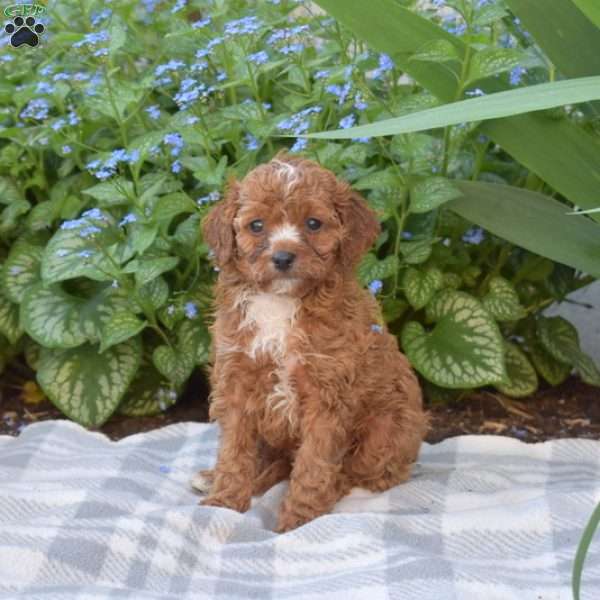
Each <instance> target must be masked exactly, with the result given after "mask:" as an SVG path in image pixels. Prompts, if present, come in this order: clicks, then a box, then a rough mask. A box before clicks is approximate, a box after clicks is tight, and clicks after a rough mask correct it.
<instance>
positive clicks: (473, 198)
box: [446, 181, 600, 277]
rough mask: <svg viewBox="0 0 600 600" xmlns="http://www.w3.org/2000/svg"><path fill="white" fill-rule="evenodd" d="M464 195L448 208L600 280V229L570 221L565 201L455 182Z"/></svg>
mask: <svg viewBox="0 0 600 600" xmlns="http://www.w3.org/2000/svg"><path fill="white" fill-rule="evenodd" d="M455 184H456V185H457V187H458V188H459V189H460V190H461V191H462V192H463V196H462V197H461V198H457V199H455V200H451V201H450V202H448V203H447V204H446V206H447V207H448V208H450V209H451V210H453V211H454V212H456V213H458V214H459V215H461V216H462V217H464V218H465V219H468V220H469V221H473V222H474V223H477V224H478V225H480V226H481V227H483V228H484V229H487V230H488V231H491V232H492V233H493V234H495V235H497V236H499V237H502V238H504V239H506V240H508V241H509V242H512V243H513V244H517V245H518V246H521V247H523V248H526V249H527V250H530V251H531V252H535V253H536V254H539V255H541V256H545V257H547V258H550V259H552V260H554V261H556V262H559V263H562V264H565V265H569V266H570V267H573V268H575V269H579V270H580V271H583V272H585V273H589V274H590V275H593V276H594V277H600V225H598V224H596V223H594V222H593V221H591V220H590V219H588V218H587V217H583V216H569V215H567V214H566V210H567V207H566V206H565V205H564V204H561V203H560V202H558V201H556V200H553V199H552V198H549V197H548V196H544V195H543V194H538V193H537V192H530V191H528V190H523V189H521V188H516V187H512V186H509V185H500V184H493V183H482V182H467V181H456V182H455Z"/></svg>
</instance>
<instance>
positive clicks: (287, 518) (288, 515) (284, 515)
mask: <svg viewBox="0 0 600 600" xmlns="http://www.w3.org/2000/svg"><path fill="white" fill-rule="evenodd" d="M310 520H311V518H310V517H307V516H306V515H301V514H299V513H297V512H295V511H294V510H290V509H288V508H285V507H284V508H282V509H281V511H280V512H279V518H278V520H277V527H276V529H275V533H285V532H286V531H291V530H292V529H297V528H298V527H300V526H302V525H304V524H305V523H308V522H309V521H310Z"/></svg>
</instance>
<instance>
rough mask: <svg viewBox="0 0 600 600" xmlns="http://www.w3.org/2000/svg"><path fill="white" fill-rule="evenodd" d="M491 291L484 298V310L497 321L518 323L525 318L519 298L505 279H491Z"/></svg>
mask: <svg viewBox="0 0 600 600" xmlns="http://www.w3.org/2000/svg"><path fill="white" fill-rule="evenodd" d="M489 285H490V291H489V292H488V293H487V294H486V296H485V297H484V298H483V300H482V302H483V306H484V308H485V309H486V310H487V311H488V312H489V313H490V315H492V317H494V319H496V320H497V321H518V320H519V319H522V318H523V317H524V316H525V310H524V308H523V307H522V306H521V303H520V302H519V296H518V294H517V292H516V291H515V288H514V287H513V286H512V284H511V283H510V282H508V281H507V280H506V279H504V278H503V277H492V279H490V283H489Z"/></svg>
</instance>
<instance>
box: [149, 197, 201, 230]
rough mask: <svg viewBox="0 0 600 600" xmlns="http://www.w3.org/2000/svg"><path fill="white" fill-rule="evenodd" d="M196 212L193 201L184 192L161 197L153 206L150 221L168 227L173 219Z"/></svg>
mask: <svg viewBox="0 0 600 600" xmlns="http://www.w3.org/2000/svg"><path fill="white" fill-rule="evenodd" d="M195 211H196V205H195V204H194V201H193V200H192V199H191V198H190V197H189V196H188V195H187V194H185V193H184V192H175V193H174V194H167V195H166V196H162V197H161V198H160V199H159V200H158V202H157V203H156V204H155V206H154V210H153V211H152V219H153V221H154V222H156V223H159V224H161V225H168V224H169V223H170V222H171V219H173V217H176V216H177V215H180V214H182V213H192V212H195Z"/></svg>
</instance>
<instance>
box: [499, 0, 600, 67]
mask: <svg viewBox="0 0 600 600" xmlns="http://www.w3.org/2000/svg"><path fill="white" fill-rule="evenodd" d="M592 2H593V3H595V5H596V7H598V5H599V3H598V1H597V0H592ZM592 2H590V1H589V0H588V2H587V3H588V4H591V3H592ZM506 3H507V5H508V7H509V8H510V9H511V10H512V11H513V12H514V13H515V15H517V17H519V19H521V22H522V23H523V26H524V27H525V29H526V30H527V31H529V32H530V33H531V35H533V37H534V39H535V41H536V42H537V43H538V44H539V45H540V47H541V48H542V50H544V52H545V53H546V54H547V55H548V58H549V59H550V60H551V61H552V63H553V64H554V65H555V66H556V68H557V69H558V70H559V71H560V72H561V73H562V74H563V75H565V76H566V77H585V76H587V75H600V29H597V28H596V27H594V24H593V23H591V22H590V21H589V19H587V18H586V17H585V15H584V14H582V12H581V11H580V10H579V9H578V8H577V6H575V4H574V3H573V0H551V1H550V2H548V0H507V2H506ZM582 4H584V2H582ZM596 10H598V8H596Z"/></svg>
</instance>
